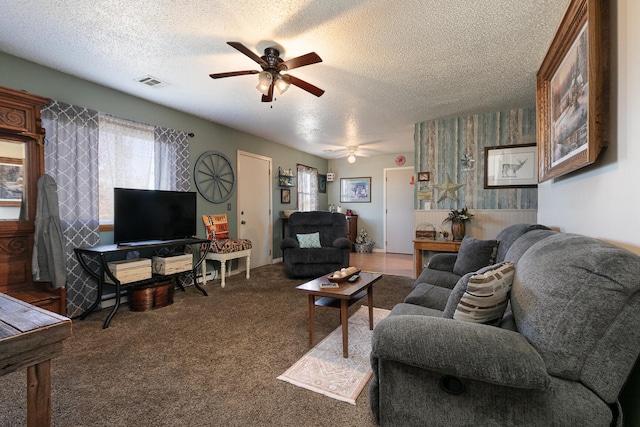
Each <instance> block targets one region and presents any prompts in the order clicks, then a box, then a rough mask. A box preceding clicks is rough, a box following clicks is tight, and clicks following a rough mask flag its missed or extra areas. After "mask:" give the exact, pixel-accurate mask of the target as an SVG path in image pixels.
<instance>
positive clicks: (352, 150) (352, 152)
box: [324, 145, 371, 163]
mask: <svg viewBox="0 0 640 427" xmlns="http://www.w3.org/2000/svg"><path fill="white" fill-rule="evenodd" d="M324 151H325V152H327V153H335V152H339V151H345V153H344V154H341V155H340V156H338V157H344V156H347V161H348V162H349V163H355V162H356V155H358V156H360V157H369V156H370V155H371V153H370V152H369V151H368V150H367V149H366V148H364V149H363V148H362V147H359V146H357V145H349V146H346V147H344V148H338V149H335V150H324Z"/></svg>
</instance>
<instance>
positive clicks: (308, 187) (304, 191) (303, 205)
mask: <svg viewBox="0 0 640 427" xmlns="http://www.w3.org/2000/svg"><path fill="white" fill-rule="evenodd" d="M297 172H298V210H299V211H303V212H304V211H317V210H318V169H316V168H312V167H309V166H304V165H298V170H297Z"/></svg>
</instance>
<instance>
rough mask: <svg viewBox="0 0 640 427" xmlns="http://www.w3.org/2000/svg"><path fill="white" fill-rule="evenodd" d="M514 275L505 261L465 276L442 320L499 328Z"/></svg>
mask: <svg viewBox="0 0 640 427" xmlns="http://www.w3.org/2000/svg"><path fill="white" fill-rule="evenodd" d="M515 272H516V269H515V266H514V265H513V263H511V262H505V263H502V264H496V265H492V266H490V267H486V268H483V269H481V270H480V271H478V272H476V273H468V274H466V275H464V276H463V277H462V278H460V280H459V281H458V283H457V284H456V286H455V288H453V290H452V291H451V294H450V296H449V300H448V301H447V306H446V307H445V309H444V313H443V314H442V317H446V318H449V319H456V320H463V321H465V322H473V323H483V324H486V325H493V326H499V325H500V323H501V322H502V316H503V315H504V312H505V310H506V309H507V304H508V302H509V291H510V290H511V286H512V285H513V278H514V276H515Z"/></svg>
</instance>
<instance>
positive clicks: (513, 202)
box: [414, 108, 538, 213]
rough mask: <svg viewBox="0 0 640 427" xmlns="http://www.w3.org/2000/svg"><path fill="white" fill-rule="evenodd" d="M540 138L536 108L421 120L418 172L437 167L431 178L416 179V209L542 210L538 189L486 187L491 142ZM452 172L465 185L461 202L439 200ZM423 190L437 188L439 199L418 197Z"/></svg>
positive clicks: (514, 142) (417, 139)
mask: <svg viewBox="0 0 640 427" xmlns="http://www.w3.org/2000/svg"><path fill="white" fill-rule="evenodd" d="M535 142H536V112H535V109H531V108H520V109H515V110H509V111H504V112H492V113H485V114H476V115H472V116H466V117H456V118H450V119H439V120H432V121H426V122H421V123H416V125H415V156H416V158H415V165H416V172H420V171H425V172H426V171H428V172H431V181H429V182H426V183H424V182H423V183H416V186H415V188H416V197H415V199H414V200H415V205H414V207H415V209H454V208H461V207H464V206H468V207H469V208H470V209H472V211H474V213H475V211H476V210H478V209H500V210H503V209H507V210H510V209H515V210H518V209H533V210H536V209H537V208H538V189H537V188H508V189H488V190H485V189H484V148H485V147H492V146H501V145H519V144H529V143H535ZM465 157H471V158H473V160H474V162H473V163H472V164H471V166H470V167H467V166H465V165H464V162H463V161H462V159H463V158H465ZM447 173H448V174H449V176H450V177H451V181H452V182H453V183H456V184H464V186H463V187H462V188H460V189H459V190H458V191H457V195H458V202H457V203H456V202H455V201H454V200H451V199H445V200H443V201H441V202H437V200H438V196H439V194H440V192H439V190H438V189H436V188H434V184H441V183H443V182H444V181H445V179H446V175H447ZM420 189H430V190H433V200H431V201H424V200H418V198H417V191H418V190H420Z"/></svg>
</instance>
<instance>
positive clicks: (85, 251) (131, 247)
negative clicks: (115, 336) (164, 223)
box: [74, 237, 211, 329]
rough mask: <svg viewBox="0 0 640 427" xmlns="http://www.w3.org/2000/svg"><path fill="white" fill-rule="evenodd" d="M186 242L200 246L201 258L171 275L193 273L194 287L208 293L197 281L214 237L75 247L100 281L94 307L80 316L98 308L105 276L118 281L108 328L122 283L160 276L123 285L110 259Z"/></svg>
mask: <svg viewBox="0 0 640 427" xmlns="http://www.w3.org/2000/svg"><path fill="white" fill-rule="evenodd" d="M202 244H205V245H206V248H205V249H206V250H205V251H204V252H200V247H199V246H200V245H202ZM187 245H198V248H197V251H198V252H200V253H201V256H200V259H199V260H198V261H197V262H196V263H195V265H194V266H193V269H192V270H190V271H186V272H182V273H176V274H172V275H169V276H176V277H177V276H182V275H184V274H188V273H191V274H192V277H193V284H194V286H195V287H196V288H197V289H198V290H199V291H200V292H202V295H204V296H207V292H206V291H205V290H204V289H202V287H201V286H200V285H199V284H198V280H197V278H196V273H197V271H198V268H199V267H200V265H201V264H202V263H203V262H205V257H206V255H207V253H208V252H209V247H210V246H211V240H208V239H198V238H195V237H194V238H189V239H176V240H168V241H153V242H139V243H134V244H128V245H124V244H121V245H101V246H93V247H87V248H75V249H74V252H75V254H76V258H77V259H78V263H79V264H80V265H81V266H82V268H83V269H84V270H85V271H86V272H87V273H88V274H89V275H90V276H91V277H93V278H94V279H95V280H96V282H97V283H98V292H97V296H96V300H95V301H94V302H93V304H92V305H91V307H89V308H88V309H87V310H86V311H85V312H84V313H82V315H80V319H81V320H84V319H85V318H86V317H87V316H88V315H89V313H91V312H92V311H93V310H95V308H96V307H98V305H99V304H100V300H101V298H102V289H103V287H104V280H105V275H106V276H108V277H109V278H110V279H111V281H112V282H113V283H114V284H115V287H116V303H115V305H114V306H113V308H112V309H111V313H109V315H108V316H107V318H106V319H105V321H104V324H103V325H102V328H103V329H106V328H108V327H109V323H110V322H111V319H112V318H113V316H114V315H115V314H116V311H118V307H119V306H120V297H121V288H122V287H123V286H124V287H131V286H136V285H141V284H145V283H149V282H152V281H156V280H157V279H158V278H157V277H154V278H152V279H148V280H146V281H142V282H132V283H127V284H124V285H123V284H121V283H120V281H119V280H118V279H117V278H116V276H115V275H114V274H113V273H112V272H111V270H109V266H108V262H109V260H108V258H112V257H114V256H120V257H121V256H122V255H123V254H124V253H126V252H131V251H142V250H154V251H155V250H159V249H167V248H171V247H178V246H187ZM96 260H97V261H98V265H97V270H96V269H95V268H92V267H91V266H92V265H94V264H95V262H94V263H92V261H96ZM163 277H167V276H164V275H163ZM180 286H182V285H180ZM182 290H184V288H182Z"/></svg>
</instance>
